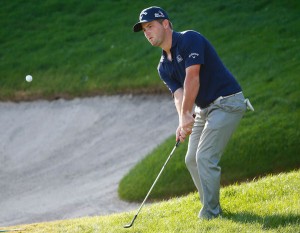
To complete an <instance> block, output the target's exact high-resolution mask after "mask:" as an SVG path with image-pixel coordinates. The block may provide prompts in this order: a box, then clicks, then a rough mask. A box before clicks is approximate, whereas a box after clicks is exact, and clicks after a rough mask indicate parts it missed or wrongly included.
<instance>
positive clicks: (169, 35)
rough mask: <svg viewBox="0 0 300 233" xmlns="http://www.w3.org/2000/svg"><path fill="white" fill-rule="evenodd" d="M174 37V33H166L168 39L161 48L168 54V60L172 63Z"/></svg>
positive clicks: (170, 31)
mask: <svg viewBox="0 0 300 233" xmlns="http://www.w3.org/2000/svg"><path fill="white" fill-rule="evenodd" d="M172 35H173V31H172V30H169V31H168V32H167V33H166V39H165V42H164V44H163V45H162V46H161V48H162V49H163V50H164V51H165V52H166V53H167V57H168V60H170V61H172V54H171V47H172Z"/></svg>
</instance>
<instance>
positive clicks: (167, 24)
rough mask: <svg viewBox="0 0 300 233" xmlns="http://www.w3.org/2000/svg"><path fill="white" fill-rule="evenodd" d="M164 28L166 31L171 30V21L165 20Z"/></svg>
mask: <svg viewBox="0 0 300 233" xmlns="http://www.w3.org/2000/svg"><path fill="white" fill-rule="evenodd" d="M163 26H164V29H167V28H169V27H170V26H169V20H167V19H165V20H164V21H163Z"/></svg>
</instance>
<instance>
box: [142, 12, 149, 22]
mask: <svg viewBox="0 0 300 233" xmlns="http://www.w3.org/2000/svg"><path fill="white" fill-rule="evenodd" d="M147 14H148V13H147V12H146V11H143V12H142V13H141V14H140V20H142V18H143V15H147Z"/></svg>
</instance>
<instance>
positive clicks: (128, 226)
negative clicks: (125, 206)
mask: <svg viewBox="0 0 300 233" xmlns="http://www.w3.org/2000/svg"><path fill="white" fill-rule="evenodd" d="M130 227H132V223H130V224H127V225H125V226H124V228H130Z"/></svg>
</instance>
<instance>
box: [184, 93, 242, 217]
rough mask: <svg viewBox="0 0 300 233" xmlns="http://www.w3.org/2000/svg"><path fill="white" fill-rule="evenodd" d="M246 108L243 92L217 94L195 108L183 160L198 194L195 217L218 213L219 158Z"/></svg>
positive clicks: (219, 212)
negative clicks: (222, 95) (198, 204)
mask: <svg viewBox="0 0 300 233" xmlns="http://www.w3.org/2000/svg"><path fill="white" fill-rule="evenodd" d="M246 108H247V106H246V104H245V99H244V96H243V94H242V93H238V94H235V95H231V96H228V97H220V98H218V99H217V100H215V101H214V102H213V103H212V104H210V105H209V106H208V107H207V108H204V109H200V108H199V107H196V109H195V113H196V117H195V123H194V126H193V130H192V133H191V135H190V137H189V144H188V150H187V154H186V158H185V163H186V166H187V168H188V170H189V172H190V174H191V176H192V179H193V181H194V183H195V186H196V187H197V189H198V192H199V195H200V201H201V203H202V209H201V210H200V212H199V218H205V219H210V218H214V217H217V216H218V215H219V214H221V212H222V209H221V205H220V177H221V167H220V166H219V161H220V159H221V156H222V154H223V151H224V149H225V147H226V145H227V143H228V141H229V139H230V137H231V135H232V133H233V132H234V130H235V129H236V127H237V126H238V124H239V122H240V120H241V118H242V117H243V115H244V113H245V111H246Z"/></svg>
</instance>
